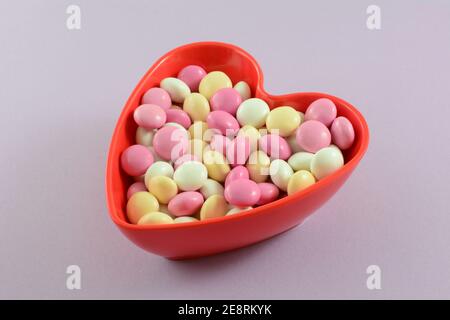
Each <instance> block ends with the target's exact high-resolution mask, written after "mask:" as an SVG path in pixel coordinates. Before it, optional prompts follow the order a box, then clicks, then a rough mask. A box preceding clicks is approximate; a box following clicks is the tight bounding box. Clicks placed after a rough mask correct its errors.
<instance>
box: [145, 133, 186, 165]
mask: <svg viewBox="0 0 450 320" xmlns="http://www.w3.org/2000/svg"><path fill="white" fill-rule="evenodd" d="M188 144H189V142H188V134H187V131H186V130H184V129H180V128H178V127H176V126H165V127H163V128H161V129H159V130H158V131H157V132H156V133H155V136H154V138H153V148H154V149H155V151H156V153H157V154H158V155H159V156H160V157H161V158H163V159H164V160H176V159H177V158H179V157H180V156H182V155H183V154H185V153H186V151H187V149H188Z"/></svg>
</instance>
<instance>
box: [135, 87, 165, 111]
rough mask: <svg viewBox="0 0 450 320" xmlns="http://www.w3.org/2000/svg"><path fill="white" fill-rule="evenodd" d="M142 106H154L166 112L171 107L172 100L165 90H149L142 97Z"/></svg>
mask: <svg viewBox="0 0 450 320" xmlns="http://www.w3.org/2000/svg"><path fill="white" fill-rule="evenodd" d="M142 104H156V105H157V106H159V107H161V108H163V109H164V110H168V109H169V108H170V106H171V105H172V100H171V99H170V95H169V93H168V92H167V91H166V90H164V89H161V88H151V89H150V90H148V91H147V92H146V93H145V94H144V96H143V97H142Z"/></svg>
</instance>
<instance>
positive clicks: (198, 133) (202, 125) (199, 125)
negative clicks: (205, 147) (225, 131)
mask: <svg viewBox="0 0 450 320" xmlns="http://www.w3.org/2000/svg"><path fill="white" fill-rule="evenodd" d="M205 118H206V117H205ZM206 130H208V125H207V124H206V122H203V121H195V122H194V123H193V124H192V125H191V126H190V127H189V129H188V131H189V135H190V137H191V139H201V140H205V141H207V140H206V139H205V132H206Z"/></svg>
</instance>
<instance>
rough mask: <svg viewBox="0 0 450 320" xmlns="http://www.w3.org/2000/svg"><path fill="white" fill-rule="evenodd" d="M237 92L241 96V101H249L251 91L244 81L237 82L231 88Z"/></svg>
mask: <svg viewBox="0 0 450 320" xmlns="http://www.w3.org/2000/svg"><path fill="white" fill-rule="evenodd" d="M233 88H234V89H235V90H236V91H237V92H239V95H240V96H241V99H242V101H244V100H247V99H250V98H251V96H252V91H251V90H250V87H249V86H248V84H247V82H245V81H239V82H238V83H236V84H235V85H234V87H233Z"/></svg>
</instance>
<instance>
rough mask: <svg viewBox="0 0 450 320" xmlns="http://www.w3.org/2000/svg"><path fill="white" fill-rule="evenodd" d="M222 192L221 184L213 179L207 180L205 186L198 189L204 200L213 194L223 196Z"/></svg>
mask: <svg viewBox="0 0 450 320" xmlns="http://www.w3.org/2000/svg"><path fill="white" fill-rule="evenodd" d="M223 191H224V187H223V186H222V184H220V183H219V182H217V181H216V180H213V179H207V180H206V182H205V184H203V186H202V187H201V188H200V193H201V194H202V195H203V198H205V199H208V198H209V197H211V196H213V195H215V194H217V195H220V196H223Z"/></svg>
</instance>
